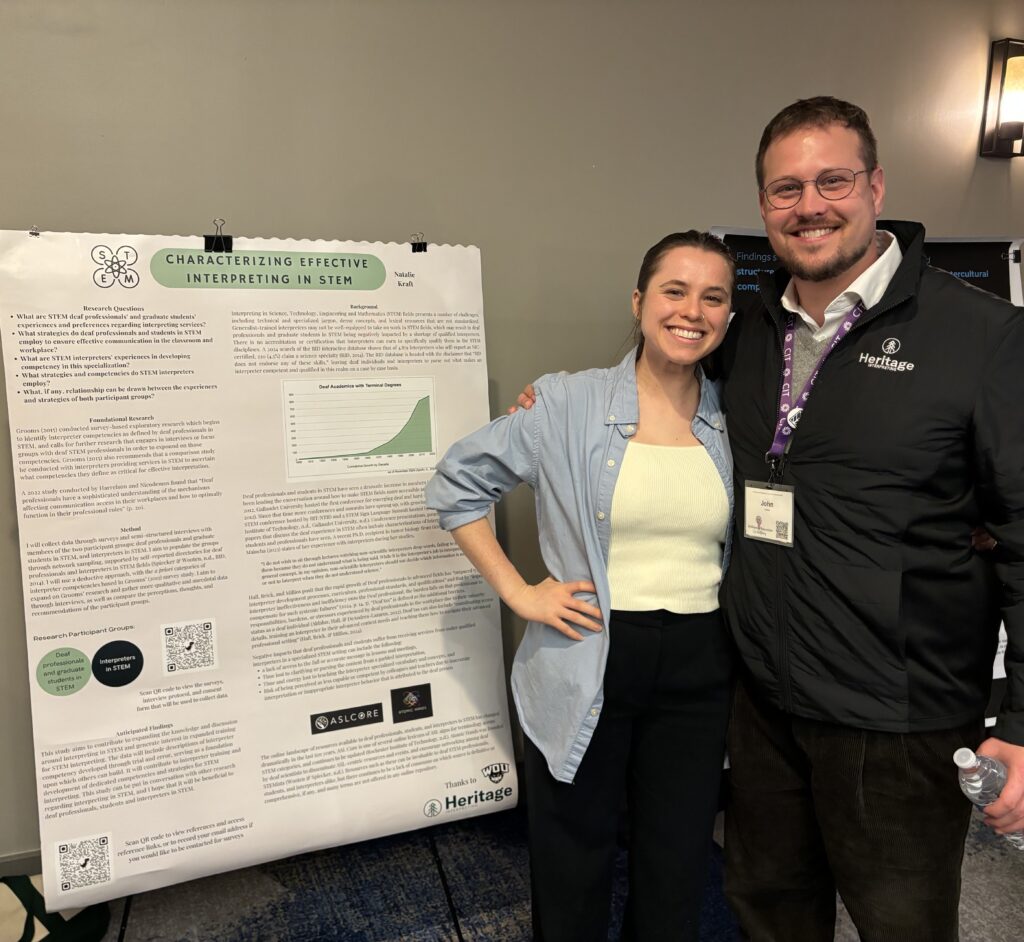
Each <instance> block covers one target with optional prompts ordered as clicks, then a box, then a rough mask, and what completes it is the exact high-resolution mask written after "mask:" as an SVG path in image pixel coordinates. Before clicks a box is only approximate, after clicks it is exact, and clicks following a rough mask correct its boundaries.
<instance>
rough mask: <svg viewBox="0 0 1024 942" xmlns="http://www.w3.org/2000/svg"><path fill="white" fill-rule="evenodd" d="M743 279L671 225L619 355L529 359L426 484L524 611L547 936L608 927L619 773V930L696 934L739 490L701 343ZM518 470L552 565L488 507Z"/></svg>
mask: <svg viewBox="0 0 1024 942" xmlns="http://www.w3.org/2000/svg"><path fill="white" fill-rule="evenodd" d="M734 280H735V265H734V262H733V260H732V258H731V256H730V254H729V251H728V249H727V248H726V247H725V245H724V244H723V243H722V242H721V241H719V240H718V239H716V238H715V237H714V236H711V235H709V234H707V233H702V232H696V231H694V230H690V231H688V232H683V233H675V234H673V235H669V236H666V237H665V238H664V239H662V240H661V241H660V242H658V243H657V245H655V246H653V247H652V248H651V249H650V250H649V251H648V252H647V254H646V256H645V257H644V260H643V264H642V265H641V268H640V275H639V277H638V279H637V287H636V290H635V291H634V292H633V316H634V318H635V319H636V322H637V327H638V332H639V343H638V345H637V347H636V348H635V349H634V350H631V351H630V353H629V354H628V355H627V356H626V358H625V359H624V360H623V361H622V362H621V363H620V364H619V365H618V366H617V367H614V368H612V369H596V370H587V371H586V372H582V373H577V374H573V375H567V374H564V373H560V374H552V375H549V376H544V377H542V378H541V379H539V380H537V382H536V383H535V384H534V388H535V392H536V403H535V405H534V406H533V408H532V409H531V410H529V411H519V412H517V413H515V414H513V415H509V416H502V417H501V418H499V419H496V420H495V421H494V422H492V423H491V424H490V425H487V426H485V427H484V428H483V429H481V430H480V431H478V432H475V433H474V434H472V435H469V436H468V437H466V438H464V439H462V440H461V441H459V442H457V443H456V444H455V445H453V446H452V448H451V449H450V450H449V451H448V453H447V454H446V455H445V457H444V459H443V460H442V461H441V463H440V464H439V465H438V468H437V474H436V475H435V476H434V478H433V479H432V480H431V481H430V483H429V484H428V485H427V503H428V505H429V506H430V507H432V508H434V509H435V510H437V511H438V512H439V515H440V521H441V526H443V527H444V528H445V529H448V530H451V531H452V535H453V536H454V538H455V540H456V542H457V543H458V544H459V546H460V547H461V548H462V550H463V551H464V552H465V554H466V556H467V557H468V558H469V560H470V561H471V562H472V563H473V565H474V566H476V568H477V569H478V570H479V571H480V573H481V575H483V577H484V578H485V579H486V580H487V581H488V582H489V583H490V585H491V586H492V587H493V588H494V590H495V591H496V592H497V593H498V595H499V596H500V597H501V599H502V600H503V601H504V602H505V604H506V605H508V606H509V607H510V608H511V609H512V610H513V611H514V612H515V613H516V614H517V615H519V616H520V617H522V618H524V619H526V620H527V622H528V625H527V630H526V634H525V636H524V637H523V641H522V643H521V645H520V647H519V650H518V651H517V652H516V657H515V662H514V664H513V667H512V689H513V696H514V698H515V702H516V708H517V710H518V713H519V719H520V722H521V723H522V727H523V731H524V732H525V734H526V743H525V749H526V754H525V763H526V802H527V811H528V820H529V843H530V861H531V883H532V887H533V919H534V931H535V937H536V938H537V939H542V940H544V942H563V940H566V942H567V940H578V942H584V940H587V942H590V940H594V942H596V940H601V942H604V940H605V939H607V935H608V917H609V903H610V898H611V884H612V868H613V864H614V859H615V850H616V833H617V824H618V815H619V811H620V808H621V802H622V797H623V794H625V795H626V796H627V798H628V806H629V819H630V840H629V874H630V879H629V885H630V889H629V902H628V905H627V908H626V927H625V932H624V937H625V938H627V939H635V940H640V942H665V940H673V942H675V940H683V939H696V938H697V926H698V917H699V911H700V899H701V892H702V889H703V886H704V881H705V876H706V864H707V853H708V849H709V845H710V837H711V829H712V823H713V820H714V815H715V812H716V808H717V798H718V785H719V778H720V774H721V768H722V760H723V753H724V739H725V727H726V718H727V712H728V686H729V679H730V673H731V658H730V649H729V644H728V641H727V639H726V636H725V631H724V628H723V626H722V623H721V619H720V617H719V613H718V598H717V596H718V584H719V582H720V581H721V577H722V572H723V570H724V568H725V566H726V564H727V562H728V556H729V538H730V518H731V514H732V504H733V501H732V472H731V464H730V458H729V446H728V442H727V440H726V434H725V424H724V422H723V420H722V415H721V412H720V409H719V404H718V395H717V392H716V390H715V388H714V386H713V385H712V384H711V382H710V381H708V380H707V379H706V378H705V377H704V374H703V372H702V371H701V369H700V360H701V359H702V358H703V357H705V356H706V355H707V354H709V353H710V352H711V351H712V350H714V349H715V348H716V347H717V346H718V345H719V344H720V343H721V342H722V339H723V337H724V336H725V330H726V327H727V325H728V318H729V309H730V300H731V295H732V288H733V284H734ZM522 482H526V483H527V484H530V485H531V486H532V487H533V488H534V491H535V497H536V505H537V522H538V530H539V535H540V544H541V555H542V556H543V559H544V562H545V565H546V567H547V569H548V572H549V573H550V575H549V576H548V578H546V579H545V580H544V581H543V582H541V583H539V584H537V585H528V584H527V583H526V581H525V580H524V579H523V577H522V576H521V575H520V574H519V572H518V571H517V570H516V568H515V566H513V565H512V563H511V562H510V561H509V559H508V557H507V556H506V555H505V553H504V552H503V551H502V549H501V547H500V546H499V545H498V542H497V540H496V539H495V537H494V533H493V532H492V530H491V528H490V525H489V523H488V521H487V520H486V519H485V517H486V515H487V513H488V511H489V510H490V507H491V505H492V504H493V503H494V502H496V501H497V500H499V499H500V498H501V496H502V495H503V494H505V493H507V492H508V491H510V490H512V489H513V488H515V487H516V486H517V485H518V484H520V483H522Z"/></svg>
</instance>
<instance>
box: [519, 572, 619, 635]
mask: <svg viewBox="0 0 1024 942" xmlns="http://www.w3.org/2000/svg"><path fill="white" fill-rule="evenodd" d="M596 591H597V589H596V588H595V586H594V583H592V582H559V581H558V580H557V579H552V578H551V576H548V577H547V579H545V580H544V581H543V582H538V583H537V585H529V584H524V585H523V586H521V587H520V588H519V589H517V590H516V591H515V592H513V593H511V594H510V595H509V597H508V598H506V599H505V602H506V604H507V605H508V607H509V608H511V609H512V611H514V612H515V613H516V614H517V615H518V616H519V617H520V618H525V619H526V620H527V621H539V622H543V623H544V624H545V625H550V626H551V627H552V628H554V629H555V631H560V632H561V633H562V634H563V635H565V636H566V637H567V638H572V639H573V640H574V641H582V640H583V635H581V634H580V633H579V632H578V631H577V630H576V628H586V629H587V630H588V631H600V630H601V629H602V628H603V627H604V622H603V621H602V618H601V609H599V608H598V607H597V606H596V605H591V604H590V603H589V602H585V601H584V600H583V599H578V598H576V593H577V592H590V593H594V592H596ZM574 625H575V626H576V628H574V627H573V626H574Z"/></svg>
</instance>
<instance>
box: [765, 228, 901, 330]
mask: <svg viewBox="0 0 1024 942" xmlns="http://www.w3.org/2000/svg"><path fill="white" fill-rule="evenodd" d="M875 244H876V245H877V247H878V258H876V259H875V260H874V262H872V263H871V266H870V267H869V268H868V269H867V271H864V272H862V273H861V274H860V276H859V277H857V278H856V279H854V281H853V282H852V283H851V284H850V286H849V287H848V288H847V289H846V290H845V291H843V292H842V293H841V294H839V295H838V296H837V297H835V298H834V299H833V300H832V302H831V303H830V304H829V306H828V307H826V308H825V319H824V320H823V321H822V324H821V326H820V327H819V326H818V322H817V321H816V320H815V319H814V318H813V317H811V315H810V314H808V313H807V311H805V310H804V309H803V306H802V305H801V304H800V302H799V301H798V300H797V294H796V284H795V283H794V282H793V279H792V278H791V279H790V280H789V284H788V285H786V290H785V292H783V295H782V306H783V307H784V308H785V309H786V310H787V311H790V312H791V313H793V314H796V315H798V316H799V317H800V319H801V320H802V321H803V322H804V323H805V324H806V325H807V326H808V327H809V328H810V330H811V336H812V337H813V338H814V340H815V341H816V342H818V343H821V342H822V341H824V340H830V339H831V338H832V335H833V334H835V332H836V328H837V327H839V324H840V322H841V321H842V319H843V318H844V317H846V315H847V314H848V313H849V312H850V311H851V310H852V309H853V306H854V305H855V304H856V303H857V302H858V301H860V302H861V303H863V305H864V307H865V309H867V308H871V307H873V306H874V305H876V304H877V303H878V302H879V301H881V300H882V295H883V294H885V289H886V288H888V287H889V282H890V281H892V276H893V275H895V274H896V269H897V268H899V267H900V262H901V261H903V252H902V250H901V249H900V243H899V240H898V239H897V238H896V237H895V236H894V235H893V234H892V233H891V232H886V231H885V230H882V229H879V230H878V231H877V232H876V233H875Z"/></svg>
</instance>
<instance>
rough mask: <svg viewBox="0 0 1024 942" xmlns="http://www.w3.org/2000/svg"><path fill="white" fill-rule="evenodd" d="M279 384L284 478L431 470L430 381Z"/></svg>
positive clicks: (387, 379)
mask: <svg viewBox="0 0 1024 942" xmlns="http://www.w3.org/2000/svg"><path fill="white" fill-rule="evenodd" d="M282 386H283V390H282V391H283V395H284V410H285V412H284V414H285V435H286V439H287V451H288V477H289V479H296V478H306V477H333V476H336V475H343V474H353V473H365V472H367V471H419V470H428V469H429V468H431V467H433V465H434V463H435V444H434V382H433V379H431V378H430V377H423V376H415V377H394V376H374V377H360V378H356V379H352V378H345V379H334V378H330V379H319V380H301V381H298V380H286V381H285V382H284V383H283V384H282Z"/></svg>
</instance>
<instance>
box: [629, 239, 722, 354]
mask: <svg viewBox="0 0 1024 942" xmlns="http://www.w3.org/2000/svg"><path fill="white" fill-rule="evenodd" d="M732 282H733V279H732V272H731V270H730V268H729V263H728V262H727V261H726V259H725V258H724V257H723V256H722V255H719V254H718V253H717V252H709V251H705V250H704V249H698V248H695V247H692V246H682V247H679V248H674V249H670V250H669V251H668V252H666V253H665V254H664V255H663V256H662V258H661V261H660V262H659V263H658V267H657V268H656V269H655V270H654V273H653V274H652V275H651V277H650V278H649V279H648V281H647V285H646V287H645V288H644V290H643V292H641V291H640V290H639V289H637V290H636V291H634V292H633V316H634V317H636V318H637V320H638V321H639V322H640V331H641V333H642V334H643V339H644V345H643V350H642V352H641V354H640V357H641V359H642V360H644V361H646V365H647V366H648V367H650V368H651V369H652V370H655V371H657V372H663V371H665V370H678V369H683V370H688V371H690V372H692V371H693V368H694V367H695V366H696V365H697V363H698V362H699V361H700V359H701V358H702V357H704V356H706V355H707V354H709V353H710V352H711V351H712V350H714V349H715V347H717V346H718V345H719V344H720V343H721V342H722V340H723V339H724V338H725V328H726V327H727V326H728V321H729V302H730V300H731V297H732Z"/></svg>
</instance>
